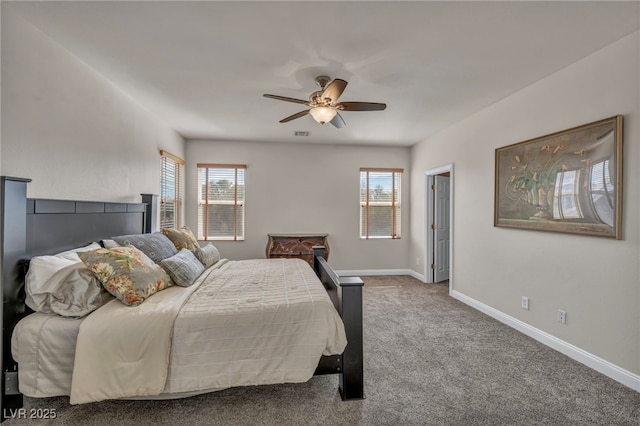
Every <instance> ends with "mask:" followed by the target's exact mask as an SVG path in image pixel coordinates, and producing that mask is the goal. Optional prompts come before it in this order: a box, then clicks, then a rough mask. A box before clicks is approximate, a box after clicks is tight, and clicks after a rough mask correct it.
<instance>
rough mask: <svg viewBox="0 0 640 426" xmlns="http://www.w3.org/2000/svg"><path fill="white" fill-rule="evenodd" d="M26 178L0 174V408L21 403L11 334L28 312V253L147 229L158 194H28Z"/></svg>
mask: <svg viewBox="0 0 640 426" xmlns="http://www.w3.org/2000/svg"><path fill="white" fill-rule="evenodd" d="M30 181H31V180H30V179H22V178H13V177H6V176H2V177H1V178H0V265H1V267H2V270H1V276H0V278H1V280H2V281H1V284H2V292H1V293H0V297H1V302H2V304H1V306H2V347H1V351H0V353H2V385H1V388H0V390H1V392H2V407H1V408H2V413H3V418H4V413H5V412H7V411H8V410H10V409H13V408H18V407H21V406H22V395H21V394H20V393H19V392H17V374H16V372H17V363H16V362H15V360H14V359H13V357H12V355H11V334H12V332H13V329H14V327H15V325H16V324H17V323H18V321H19V320H20V319H21V318H23V317H24V316H25V315H27V308H26V306H25V301H24V300H25V292H24V276H25V272H26V266H27V263H28V261H29V259H31V257H33V256H38V255H46V254H55V253H59V252H61V251H65V250H69V249H72V248H76V247H81V246H84V245H87V244H89V243H91V242H93V241H96V242H99V241H100V240H102V239H106V238H111V237H113V236H116V235H127V234H141V233H146V232H152V231H154V230H155V227H156V223H157V220H156V212H157V210H156V209H157V196H156V195H152V194H142V203H111V202H94V201H72V200H49V199H27V184H28V183H29V182H30Z"/></svg>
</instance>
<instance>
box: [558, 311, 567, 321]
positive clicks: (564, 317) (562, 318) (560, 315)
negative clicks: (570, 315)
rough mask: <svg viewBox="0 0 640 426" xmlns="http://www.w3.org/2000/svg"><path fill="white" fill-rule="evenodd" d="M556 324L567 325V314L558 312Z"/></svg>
mask: <svg viewBox="0 0 640 426" xmlns="http://www.w3.org/2000/svg"><path fill="white" fill-rule="evenodd" d="M558 322H559V323H561V324H566V323H567V313H566V312H565V311H563V310H562V309H559V310H558Z"/></svg>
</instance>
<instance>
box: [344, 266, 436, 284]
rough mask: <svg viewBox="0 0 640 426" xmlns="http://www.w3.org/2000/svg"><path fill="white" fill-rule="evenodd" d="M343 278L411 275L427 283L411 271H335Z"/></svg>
mask: <svg viewBox="0 0 640 426" xmlns="http://www.w3.org/2000/svg"><path fill="white" fill-rule="evenodd" d="M335 273H336V274H338V275H339V276H341V277H367V276H368V277H371V276H376V275H410V276H412V277H413V278H416V279H418V280H420V281H422V282H425V278H424V275H423V274H419V273H417V272H416V271H414V270H411V269H352V270H338V271H335Z"/></svg>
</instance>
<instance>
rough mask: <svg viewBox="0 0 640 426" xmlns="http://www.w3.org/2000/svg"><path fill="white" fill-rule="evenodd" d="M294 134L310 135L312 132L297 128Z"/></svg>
mask: <svg viewBox="0 0 640 426" xmlns="http://www.w3.org/2000/svg"><path fill="white" fill-rule="evenodd" d="M293 134H294V135H295V136H309V135H310V134H311V132H309V131H306V130H296V131H295V132H293Z"/></svg>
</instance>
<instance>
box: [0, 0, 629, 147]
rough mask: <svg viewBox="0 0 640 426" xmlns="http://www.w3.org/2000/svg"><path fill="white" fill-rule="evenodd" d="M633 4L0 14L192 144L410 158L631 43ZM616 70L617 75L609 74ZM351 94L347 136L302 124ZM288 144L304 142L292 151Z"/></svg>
mask: <svg viewBox="0 0 640 426" xmlns="http://www.w3.org/2000/svg"><path fill="white" fill-rule="evenodd" d="M639 7H640V3H638V2H637V1H632V2H611V1H605V2H520V1H517V2H482V1H473V2H451V1H449V2H416V1H413V2H397V1H386V2H380V1H356V2H343V1H340V2H328V1H321V2H312V1H298V2H279V1H278V2H270V1H258V2H244V1H234V2H218V1H195V2H180V1H173V2H149V1H141V2H119V1H105V2H99V1H71V2H68V1H63V2H56V1H45V2H22V1H21V2H11V3H9V2H5V1H3V4H2V8H3V11H4V10H5V8H8V9H10V10H12V11H14V12H16V13H18V14H19V15H21V16H22V17H23V18H24V19H25V20H26V21H28V22H30V23H32V24H33V25H34V26H35V27H37V28H39V29H40V30H41V31H42V32H44V33H45V34H47V35H48V36H49V37H50V38H52V39H53V40H55V41H56V42H58V43H59V44H60V45H61V46H63V47H64V48H65V49H67V50H68V51H69V52H71V53H72V54H73V55H75V56H76V57H78V58H79V59H80V60H82V61H83V62H85V63H86V64H88V65H89V66H90V67H91V68H93V69H94V70H95V71H97V72H98V73H100V74H101V75H103V76H104V77H105V78H107V79H108V80H110V81H111V82H113V84H115V85H116V86H118V87H119V88H120V89H122V90H123V91H125V92H126V93H128V94H129V95H130V96H132V97H133V98H134V99H136V101H137V102H139V103H140V104H141V105H143V106H144V107H146V108H147V109H148V110H149V111H151V112H152V113H154V114H155V115H156V116H157V117H158V118H159V119H161V120H162V121H164V122H166V123H167V124H168V125H169V126H171V127H172V128H174V129H175V130H176V131H177V132H179V133H180V134H181V135H183V136H184V137H185V138H187V139H202V138H206V139H215V140H229V141H233V140H247V141H286V142H302V143H310V142H313V143H343V144H344V143H348V144H364V145H398V146H410V145H413V144H415V143H417V142H419V141H421V140H424V139H426V138H427V137H429V136H430V135H433V134H435V133H437V132H439V131H441V130H443V129H444V128H446V127H447V126H450V125H451V124H453V123H455V122H457V121H460V120H462V119H464V118H465V117H468V116H470V115H472V114H474V113H475V112H477V111H479V110H481V109H483V108H485V107H487V106H488V105H491V104H492V103H495V102H498V101H500V100H501V99H503V98H505V97H507V96H509V95H510V94H512V93H514V92H516V91H518V90H520V89H522V88H524V87H526V86H528V85H531V84H533V83H535V82H536V81H538V80H540V79H542V78H544V77H545V76H547V75H549V74H552V73H554V72H556V71H558V70H559V69H561V68H563V67H566V66H567V65H569V64H571V63H573V62H576V61H577V60H579V59H581V58H583V57H585V56H587V55H589V54H590V53H592V52H594V51H596V50H598V49H600V48H602V47H604V46H606V45H607V44H610V43H612V42H614V41H616V40H618V39H620V38H621V37H623V36H625V35H627V34H629V33H631V32H633V31H635V30H637V29H638V28H639V21H640V8H639ZM612 66H615V65H614V64H612ZM321 74H326V75H329V76H331V77H332V78H341V79H344V80H347V81H348V82H349V85H348V86H347V88H346V90H345V91H344V93H343V94H342V96H341V98H340V100H341V101H366V102H385V103H386V104H387V109H386V110H385V111H372V112H354V111H350V112H343V113H342V116H343V118H344V120H345V121H346V124H347V125H346V127H344V128H341V129H338V128H335V127H333V126H331V125H324V126H322V125H320V124H317V123H316V122H314V121H313V119H312V118H311V117H310V116H305V117H302V118H300V119H297V120H293V121H291V122H289V123H284V124H281V123H278V121H279V120H280V119H282V118H284V117H287V116H289V115H292V114H294V113H296V112H298V111H301V110H303V109H305V108H306V107H305V106H304V105H297V104H294V103H289V102H281V101H276V100H272V99H267V98H264V97H263V96H262V95H263V94H264V93H270V94H275V95H281V96H287V97H293V98H301V99H305V100H306V99H308V96H309V94H310V93H311V92H313V91H315V90H318V87H317V86H316V85H315V82H314V78H315V77H316V76H318V75H321ZM295 131H309V132H310V136H308V137H296V136H294V132H295Z"/></svg>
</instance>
